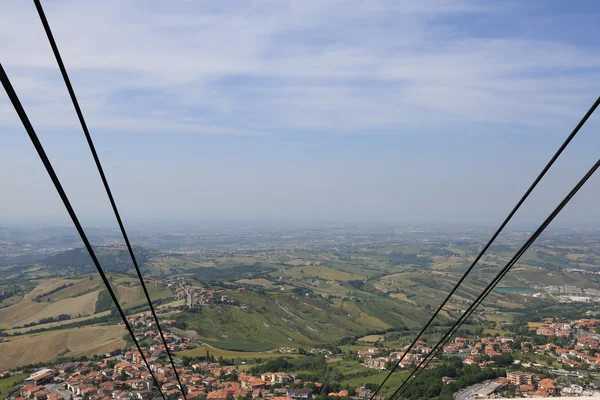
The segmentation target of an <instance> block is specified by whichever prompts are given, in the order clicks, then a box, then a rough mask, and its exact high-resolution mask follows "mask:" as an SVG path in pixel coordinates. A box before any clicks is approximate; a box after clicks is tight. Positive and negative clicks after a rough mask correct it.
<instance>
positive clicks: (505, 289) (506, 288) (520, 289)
mask: <svg viewBox="0 0 600 400" xmlns="http://www.w3.org/2000/svg"><path fill="white" fill-rule="evenodd" d="M494 290H497V291H498V292H533V289H532V288H528V287H519V286H503V287H497V288H494Z"/></svg>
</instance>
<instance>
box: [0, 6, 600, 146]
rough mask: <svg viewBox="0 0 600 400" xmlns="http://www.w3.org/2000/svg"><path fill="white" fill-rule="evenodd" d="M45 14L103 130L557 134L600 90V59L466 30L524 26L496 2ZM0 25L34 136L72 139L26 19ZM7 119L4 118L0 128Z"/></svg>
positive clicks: (53, 72) (84, 9) (28, 9)
mask: <svg viewBox="0 0 600 400" xmlns="http://www.w3.org/2000/svg"><path fill="white" fill-rule="evenodd" d="M505 5H511V4H510V3H505ZM511 6H513V7H514V4H512V5H511ZM45 7H46V13H47V16H48V18H49V21H50V24H51V25H52V27H53V29H54V32H55V36H56V39H57V41H58V44H59V47H60V49H61V51H62V54H63V58H64V60H65V62H66V64H67V68H68V69H69V71H70V74H71V76H72V80H73V82H74V85H75V89H76V92H77V93H78V95H79V97H80V100H81V104H82V107H83V108H84V112H85V114H86V116H87V117H88V119H89V123H90V125H91V126H93V127H94V128H96V129H100V130H119V131H127V132H152V133H156V132H164V133H169V132H182V133H211V132H212V133H217V134H236V133H242V134H264V133H270V134H277V133H279V132H284V131H285V130H295V131H298V130H301V131H302V130H307V131H311V132H316V133H326V132H334V133H370V132H394V133H395V132H405V131H409V132H427V131H435V130H440V129H443V130H444V131H459V130H461V129H462V128H464V127H466V126H469V125H470V124H472V123H477V124H481V123H484V124H487V125H486V129H489V131H491V132H495V131H496V129H497V127H498V126H503V127H504V126H507V125H509V126H510V125H514V126H519V127H525V128H526V129H529V128H532V129H537V128H540V127H543V128H548V127H552V129H554V130H556V131H560V132H562V131H564V129H566V128H567V127H569V126H570V125H572V123H573V120H574V119H576V118H577V117H578V116H579V115H580V114H581V112H582V109H584V108H585V107H587V106H588V104H589V103H590V102H591V101H592V100H593V99H594V97H595V96H596V94H597V93H598V89H599V88H600V84H599V83H598V82H600V80H598V79H597V78H598V73H597V72H596V71H598V70H599V68H600V54H598V52H593V51H590V49H587V48H584V47H583V46H580V45H578V44H577V43H568V42H563V41H552V40H539V39H536V38H528V37H516V36H509V35H507V34H506V33H497V34H494V32H493V31H490V32H486V35H485V37H484V36H482V35H478V34H477V33H475V31H473V32H471V31H470V29H469V22H468V21H469V18H477V17H480V16H483V17H486V18H488V17H489V18H492V17H495V18H499V19H500V20H501V21H503V22H505V23H506V24H511V21H514V20H518V19H519V18H521V17H520V16H519V10H518V9H513V10H506V9H499V8H498V7H497V6H496V5H494V4H493V3H492V5H491V6H489V5H487V4H484V3H481V2H474V3H471V2H454V1H436V2H420V1H409V2H404V1H403V2H395V1H372V2H359V1H353V2H342V1H336V2H322V1H301V2H297V1H294V2H288V3H286V2H279V1H263V2H251V3H247V2H239V3H232V2H226V3H225V4H223V2H185V3H181V2H179V3H177V4H170V3H161V2H155V3H146V2H143V3H139V2H126V1H108V2H77V1H71V2H66V1H60V2H52V3H50V2H46V4H45ZM457 21H459V22H457ZM460 21H462V22H460ZM0 22H1V23H0V43H1V44H0V52H1V54H2V62H3V63H4V66H5V67H6V68H7V70H8V72H9V74H10V76H11V77H14V80H15V87H16V89H17V90H18V92H19V94H20V95H21V96H22V97H23V98H24V100H25V101H24V102H25V104H26V106H27V107H28V111H30V113H32V114H33V115H34V116H35V123H36V126H48V127H50V128H75V127H76V120H75V118H74V116H73V113H72V111H71V110H69V107H70V106H69V103H68V98H67V97H66V93H65V91H64V88H63V86H62V82H61V80H60V77H59V76H58V71H57V69H56V65H55V62H54V59H53V57H52V55H51V52H50V49H49V46H48V44H47V42H46V39H45V36H44V34H43V31H42V28H41V25H40V23H39V21H38V17H37V14H36V12H35V10H34V8H33V6H32V5H31V4H30V3H29V2H22V1H18V0H12V1H9V2H7V3H6V4H5V5H4V11H3V13H2V20H1V21H0ZM0 104H2V107H3V108H5V104H6V103H5V102H4V101H2V103H0ZM32 119H33V118H32ZM14 121H15V119H14V118H13V117H12V116H7V114H6V113H5V112H4V111H3V112H1V113H0V123H2V124H4V125H12V124H14Z"/></svg>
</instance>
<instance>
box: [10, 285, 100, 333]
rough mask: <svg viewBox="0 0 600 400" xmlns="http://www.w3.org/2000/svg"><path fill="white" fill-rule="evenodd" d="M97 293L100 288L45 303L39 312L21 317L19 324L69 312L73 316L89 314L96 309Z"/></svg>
mask: <svg viewBox="0 0 600 400" xmlns="http://www.w3.org/2000/svg"><path fill="white" fill-rule="evenodd" d="M99 294H100V290H97V291H95V292H91V293H88V294H84V295H83V296H79V297H74V298H69V299H64V300H60V301H57V302H56V303H47V304H45V306H46V307H44V308H43V309H42V310H40V311H39V312H37V313H35V314H33V315H31V316H29V317H28V318H25V319H22V320H21V321H20V322H19V325H23V324H29V323H32V322H37V321H39V320H40V319H42V318H49V317H56V316H58V315H60V314H69V315H71V316H75V317H77V316H82V317H83V316H87V315H91V314H93V313H94V311H95V309H96V302H97V301H98V295H99ZM42 304H44V303H42Z"/></svg>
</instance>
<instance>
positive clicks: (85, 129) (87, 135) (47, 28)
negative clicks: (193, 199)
mask: <svg viewBox="0 0 600 400" xmlns="http://www.w3.org/2000/svg"><path fill="white" fill-rule="evenodd" d="M34 3H35V7H36V9H37V12H38V14H39V16H40V20H41V21H42V25H43V26H44V31H45V32H46V36H47V37H48V41H49V42H50V46H51V47H52V52H53V53H54V57H55V58H56V62H57V63H58V67H59V68H60V72H61V74H62V77H63V80H64V82H65V85H66V87H67V90H68V91H69V96H70V97H71V101H72V102H73V107H74V108H75V112H76V113H77V117H78V118H79V122H80V124H81V128H82V129H83V133H84V134H85V138H86V140H87V143H88V146H89V148H90V151H91V153H92V156H93V158H94V162H95V164H96V167H97V169H98V173H99V174H100V178H101V179H102V184H103V185H104V189H105V190H106V194H107V195H108V199H109V200H110V204H111V206H112V209H113V212H114V214H115V218H116V219H117V222H118V224H119V228H120V230H121V234H122V235H123V239H124V240H125V244H126V245H127V250H128V251H129V255H130V256H131V260H132V261H133V265H134V267H135V271H136V272H137V275H138V279H139V280H140V283H141V285H142V288H143V290H144V295H145V296H146V300H147V301H148V304H149V305H150V311H151V312H152V315H153V317H154V321H155V322H156V327H157V329H158V331H159V333H160V337H161V339H162V342H163V344H164V346H165V349H166V351H167V355H168V357H169V361H170V362H171V366H172V367H173V371H174V372H175V377H176V378H177V382H178V383H179V388H180V390H181V393H182V394H183V398H184V399H185V400H187V397H186V395H185V388H184V386H183V385H182V384H181V379H180V378H179V374H178V373H177V368H175V363H174V362H173V356H172V355H171V351H170V350H169V346H168V344H167V341H166V339H165V335H164V333H163V330H162V328H161V326H160V323H159V322H158V317H157V315H156V311H155V310H154V305H153V304H152V300H151V299H150V295H149V294H148V289H147V288H146V284H145V283H144V279H143V277H142V273H141V271H140V267H139V264H138V262H137V259H136V257H135V254H134V252H133V247H132V246H131V243H130V241H129V236H128V235H127V232H126V231H125V226H124V225H123V221H122V219H121V214H120V213H119V210H118V208H117V204H116V202H115V199H114V197H113V194H112V191H111V190H110V186H109V184H108V180H107V179H106V175H105V174H104V169H103V168H102V164H101V163H100V158H99V157H98V153H97V152H96V147H95V146H94V142H93V141H92V137H91V135H90V132H89V129H88V127H87V124H86V122H85V119H84V117H83V112H82V111H81V107H80V106H79V102H78V101H77V96H75V90H74V89H73V85H72V84H71V80H70V79H69V75H68V74H67V69H66V67H65V64H64V62H63V60H62V57H61V56H60V52H59V51H58V45H57V44H56V41H55V40H54V35H53V34H52V30H51V29H50V24H49V23H48V19H47V18H46V14H45V13H44V9H43V8H42V4H41V2H40V0H34Z"/></svg>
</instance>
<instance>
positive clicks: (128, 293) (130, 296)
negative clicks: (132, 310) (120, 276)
mask: <svg viewBox="0 0 600 400" xmlns="http://www.w3.org/2000/svg"><path fill="white" fill-rule="evenodd" d="M140 295H143V293H142V287H141V286H123V285H118V286H117V298H118V299H119V302H121V303H122V304H125V303H130V302H132V301H134V300H136V299H137V298H138V297H139V296H140Z"/></svg>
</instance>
